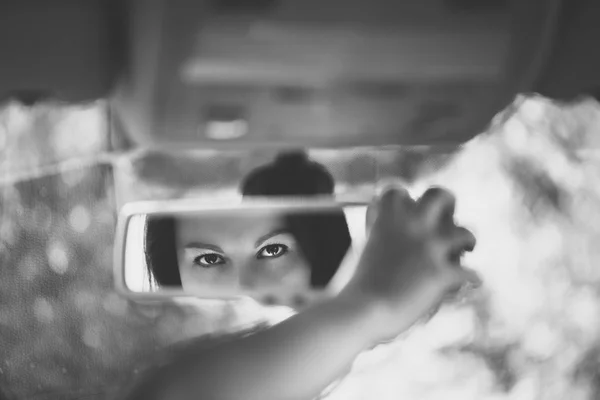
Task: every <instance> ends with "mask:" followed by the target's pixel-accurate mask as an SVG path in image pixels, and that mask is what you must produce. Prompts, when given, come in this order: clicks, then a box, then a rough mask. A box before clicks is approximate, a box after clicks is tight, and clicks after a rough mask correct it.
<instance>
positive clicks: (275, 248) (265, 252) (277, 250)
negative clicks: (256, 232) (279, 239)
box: [257, 244, 289, 258]
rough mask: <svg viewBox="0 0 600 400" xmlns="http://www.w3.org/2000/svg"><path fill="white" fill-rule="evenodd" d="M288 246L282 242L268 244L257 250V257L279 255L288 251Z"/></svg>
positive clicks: (274, 256)
mask: <svg viewBox="0 0 600 400" xmlns="http://www.w3.org/2000/svg"><path fill="white" fill-rule="evenodd" d="M288 249H289V248H288V247H287V246H286V245H284V244H269V245H267V246H265V247H263V248H262V249H260V251H259V252H258V256H257V257H258V258H276V257H281V256H282V255H284V254H285V253H287V251H288Z"/></svg>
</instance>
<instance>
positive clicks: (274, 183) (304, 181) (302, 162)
mask: <svg viewBox="0 0 600 400" xmlns="http://www.w3.org/2000/svg"><path fill="white" fill-rule="evenodd" d="M334 188H335V183H334V181H333V177H332V176H331V174H330V173H329V171H327V169H326V168H325V167H324V166H323V165H321V164H319V163H317V162H315V161H311V160H310V159H309V157H308V154H307V153H306V152H305V151H304V150H295V151H286V152H283V153H280V154H278V155H277V157H276V158H275V160H274V161H273V162H272V163H270V164H267V165H264V166H262V167H259V168H257V169H255V170H254V171H251V172H250V174H248V176H246V179H244V182H243V183H242V187H241V191H242V194H243V195H246V196H314V195H329V194H333V192H334Z"/></svg>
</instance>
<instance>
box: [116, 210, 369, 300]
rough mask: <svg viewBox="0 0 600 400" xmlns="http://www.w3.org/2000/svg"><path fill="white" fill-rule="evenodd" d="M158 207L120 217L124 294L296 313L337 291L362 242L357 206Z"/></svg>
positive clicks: (120, 277)
mask: <svg viewBox="0 0 600 400" xmlns="http://www.w3.org/2000/svg"><path fill="white" fill-rule="evenodd" d="M136 208H137V207H135V205H133V204H130V207H129V209H130V210H131V209H133V210H135V209H136ZM160 208H161V207H159V209H157V210H155V211H151V212H145V211H143V210H142V212H138V211H135V212H133V213H127V212H126V215H123V216H122V221H124V220H126V222H124V223H122V227H123V233H122V234H121V236H122V238H123V239H122V240H123V246H121V247H120V249H119V250H118V251H119V252H120V253H119V254H117V257H118V260H117V261H119V260H121V263H117V265H120V266H121V267H120V268H118V270H117V271H116V272H117V278H118V279H117V282H120V286H121V289H123V290H125V292H126V293H128V294H130V295H134V296H150V297H153V296H155V295H159V296H160V295H169V296H172V295H186V296H197V297H200V298H220V299H226V298H233V297H238V296H251V297H254V298H256V299H257V300H259V301H261V302H264V303H267V304H274V305H289V306H294V307H301V306H303V305H305V304H309V303H310V302H311V301H313V300H317V299H319V298H322V297H323V296H328V295H330V294H332V293H335V292H336V291H337V290H339V289H340V288H341V287H342V286H343V283H344V282H346V280H347V279H348V277H349V276H351V275H352V268H353V260H355V256H356V255H357V252H358V251H359V249H360V246H361V244H362V243H364V238H365V218H366V205H365V204H360V203H352V204H350V203H344V204H342V203H336V202H333V201H325V202H318V201H317V202H313V203H311V204H310V205H307V204H304V205H300V204H286V203H285V202H283V203H282V202H279V203H277V202H275V203H273V202H272V201H269V202H265V203H264V204H263V203H260V202H259V203H257V202H254V203H251V205H248V203H247V202H246V203H244V204H241V205H237V206H231V207H227V206H220V207H214V206H213V207H205V208H202V207H197V206H196V207H195V209H185V210H182V209H179V210H168V211H164V208H165V206H162V208H163V210H160Z"/></svg>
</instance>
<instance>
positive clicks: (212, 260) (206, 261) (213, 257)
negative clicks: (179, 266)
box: [194, 253, 225, 268]
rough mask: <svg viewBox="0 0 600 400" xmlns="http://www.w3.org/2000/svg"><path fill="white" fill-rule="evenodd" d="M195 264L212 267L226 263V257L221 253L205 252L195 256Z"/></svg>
mask: <svg viewBox="0 0 600 400" xmlns="http://www.w3.org/2000/svg"><path fill="white" fill-rule="evenodd" d="M194 264H197V265H199V266H201V267H205V268H210V267H212V266H215V265H221V264H225V258H224V257H223V256H221V255H219V254H215V253H211V254H203V255H201V256H198V257H196V258H194Z"/></svg>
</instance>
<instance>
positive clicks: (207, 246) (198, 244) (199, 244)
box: [185, 242, 224, 253]
mask: <svg viewBox="0 0 600 400" xmlns="http://www.w3.org/2000/svg"><path fill="white" fill-rule="evenodd" d="M185 248H186V249H207V250H212V251H216V252H217V253H224V251H223V249H221V248H220V247H219V246H215V245H214V244H208V243H202V242H190V243H188V244H186V245H185Z"/></svg>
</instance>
